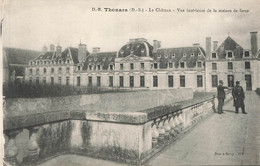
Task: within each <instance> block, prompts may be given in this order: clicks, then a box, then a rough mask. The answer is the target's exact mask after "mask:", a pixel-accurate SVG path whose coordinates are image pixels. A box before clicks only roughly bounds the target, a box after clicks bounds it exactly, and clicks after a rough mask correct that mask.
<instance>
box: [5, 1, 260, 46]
mask: <svg viewBox="0 0 260 166" xmlns="http://www.w3.org/2000/svg"><path fill="white" fill-rule="evenodd" d="M259 6H260V1H259V0H246V1H244V0H243V1H242V0H232V1H227V0H211V1H208V0H196V1H190V0H176V1H173V2H170V1H162V0H156V1H148V0H142V1H139V0H132V1H127V0H105V1H104V0H95V1H94V0H6V1H5V6H4V7H5V9H4V10H5V15H4V25H3V38H4V46H8V47H16V48H24V49H31V50H41V49H42V47H43V45H46V46H47V47H49V45H50V44H54V45H58V44H59V45H61V46H62V47H63V49H65V48H66V47H68V46H72V47H78V44H79V43H80V41H81V42H82V43H84V44H87V49H88V50H89V51H91V50H92V47H100V48H101V51H118V50H119V49H120V48H121V47H122V46H123V45H124V44H126V43H127V42H128V41H129V39H130V38H146V39H147V40H148V42H150V43H151V44H152V42H153V40H160V41H161V42H162V47H163V48H169V47H183V46H191V45H192V44H194V43H200V45H201V46H202V47H204V48H205V38H206V37H211V38H212V41H215V40H216V41H218V42H219V45H220V44H221V43H222V42H223V41H224V39H225V38H226V37H227V36H228V35H230V36H231V38H233V39H235V40H236V41H237V42H238V44H240V45H241V46H242V47H243V48H245V49H250V32H252V31H258V32H259V33H260V19H259V16H260V7H259ZM107 7H108V8H117V9H128V10H130V8H143V9H144V10H148V11H149V8H151V9H155V8H160V9H171V10H174V11H175V12H148V11H145V12H105V11H104V8H107ZM92 8H101V9H102V11H101V12H93V11H92ZM177 8H181V9H184V10H185V12H177ZM186 9H200V10H202V9H204V10H206V11H207V10H208V9H210V10H213V9H216V10H218V9H222V10H223V9H226V10H229V9H230V10H232V11H233V10H234V9H237V10H238V12H232V13H223V12H202V13H201V12H199V13H197V12H192V13H190V12H186ZM240 9H243V10H249V12H240ZM258 36H259V34H258ZM258 41H259V40H258ZM259 44H260V42H258V45H259ZM258 48H260V46H258Z"/></svg>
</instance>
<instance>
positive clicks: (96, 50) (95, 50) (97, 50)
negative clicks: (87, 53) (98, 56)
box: [92, 47, 100, 53]
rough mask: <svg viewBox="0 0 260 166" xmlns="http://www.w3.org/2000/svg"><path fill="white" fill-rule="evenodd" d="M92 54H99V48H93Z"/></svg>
mask: <svg viewBox="0 0 260 166" xmlns="http://www.w3.org/2000/svg"><path fill="white" fill-rule="evenodd" d="M92 52H93V53H99V52H100V47H93V48H92Z"/></svg>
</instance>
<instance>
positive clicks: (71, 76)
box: [25, 32, 260, 91]
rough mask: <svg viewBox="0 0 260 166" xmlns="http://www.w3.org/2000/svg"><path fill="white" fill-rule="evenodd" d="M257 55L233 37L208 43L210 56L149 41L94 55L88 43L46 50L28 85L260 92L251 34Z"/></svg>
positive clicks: (32, 67)
mask: <svg viewBox="0 0 260 166" xmlns="http://www.w3.org/2000/svg"><path fill="white" fill-rule="evenodd" d="M251 46H252V47H251V50H249V49H243V48H242V47H241V46H240V45H239V44H237V43H236V42H235V41H234V40H233V39H232V38H231V37H230V36H228V37H227V39H226V40H225V41H224V42H223V43H222V44H221V45H220V46H219V47H218V46H217V42H216V41H213V50H212V49H211V38H210V37H208V38H206V51H205V50H204V49H203V48H202V47H201V46H200V45H199V44H193V45H192V46H190V47H179V48H161V42H160V41H158V40H154V41H153V45H151V44H150V43H149V42H148V41H147V40H146V39H144V38H136V39H130V40H129V42H127V43H126V44H124V45H123V46H122V47H121V48H120V49H119V50H118V51H115V52H101V51H100V48H99V47H95V48H93V50H92V52H91V53H90V52H89V51H88V50H87V46H86V45H85V44H81V43H80V44H79V46H78V48H73V47H68V48H66V49H65V50H63V51H62V48H61V46H57V47H56V50H55V46H54V45H50V50H49V51H47V47H46V46H44V47H43V50H42V53H41V54H40V55H39V56H38V57H37V58H35V59H33V60H31V61H30V62H29V65H28V67H27V68H26V72H25V80H26V81H27V82H30V83H35V84H59V85H70V86H76V87H81V86H83V87H85V86H97V87H99V86H100V87H106V88H110V87H120V88H134V89H171V88H192V89H193V90H194V91H215V90H216V86H217V84H218V80H220V79H221V80H223V81H224V84H225V85H228V86H229V87H232V86H234V82H235V81H237V80H238V81H241V82H242V83H243V84H245V86H246V89H247V90H254V89H256V88H257V87H260V83H258V82H259V81H260V80H259V79H260V75H259V73H260V67H259V66H260V65H259V63H260V62H259V60H260V56H259V54H260V52H259V51H258V48H257V32H251Z"/></svg>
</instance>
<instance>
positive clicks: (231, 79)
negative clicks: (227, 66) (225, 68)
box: [227, 75, 234, 87]
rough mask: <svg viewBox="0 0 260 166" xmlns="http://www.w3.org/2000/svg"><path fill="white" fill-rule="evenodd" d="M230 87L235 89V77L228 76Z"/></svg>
mask: <svg viewBox="0 0 260 166" xmlns="http://www.w3.org/2000/svg"><path fill="white" fill-rule="evenodd" d="M227 77H228V78H227V79H228V87H234V75H228V76H227Z"/></svg>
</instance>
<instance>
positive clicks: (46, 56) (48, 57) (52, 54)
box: [34, 51, 56, 60]
mask: <svg viewBox="0 0 260 166" xmlns="http://www.w3.org/2000/svg"><path fill="white" fill-rule="evenodd" d="M55 58H56V52H53V51H47V52H46V53H45V54H40V55H39V56H38V57H37V58H35V59H34V60H51V59H55Z"/></svg>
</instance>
